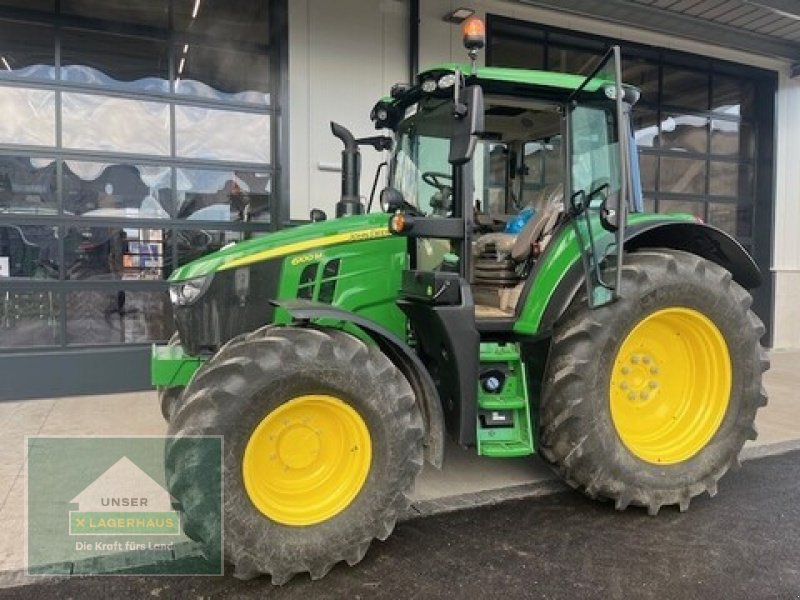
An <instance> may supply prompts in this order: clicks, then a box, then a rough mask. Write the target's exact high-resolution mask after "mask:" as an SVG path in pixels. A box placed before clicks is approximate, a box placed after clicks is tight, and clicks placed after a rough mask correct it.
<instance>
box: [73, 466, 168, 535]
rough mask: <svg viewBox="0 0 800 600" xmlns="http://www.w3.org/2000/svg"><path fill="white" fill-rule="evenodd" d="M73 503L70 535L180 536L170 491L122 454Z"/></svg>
mask: <svg viewBox="0 0 800 600" xmlns="http://www.w3.org/2000/svg"><path fill="white" fill-rule="evenodd" d="M71 502H72V503H73V504H77V505H78V510H72V511H70V512H69V533H70V535H120V534H125V535H179V534H180V532H181V531H180V519H179V518H178V513H177V512H175V511H174V510H172V506H171V503H170V497H169V493H167V491H166V490H165V489H164V488H163V487H161V486H160V485H159V484H158V483H156V482H155V481H154V480H153V479H152V478H151V477H150V476H149V475H148V474H147V473H145V472H144V471H143V470H142V469H140V468H139V467H138V466H136V465H135V464H134V463H133V461H131V460H130V459H129V458H128V457H126V456H123V457H122V458H121V459H119V460H118V461H117V462H116V463H114V464H113V465H112V466H111V467H110V468H109V469H108V470H107V471H105V472H104V473H102V474H101V475H100V476H99V477H98V478H97V479H95V480H94V481H93V482H92V483H90V484H89V485H88V486H86V488H85V489H84V490H83V491H82V492H81V493H80V494H78V495H77V496H75V497H74V498H73V499H72V500H71Z"/></svg>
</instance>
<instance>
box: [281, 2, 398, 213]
mask: <svg viewBox="0 0 800 600" xmlns="http://www.w3.org/2000/svg"><path fill="white" fill-rule="evenodd" d="M288 4H289V108H288V110H289V185H290V205H291V212H290V215H291V218H293V219H308V213H309V210H310V209H311V208H321V209H323V210H325V211H326V212H327V213H328V217H329V218H332V217H333V216H334V214H335V212H334V206H335V204H336V202H337V201H338V200H339V195H340V191H341V188H340V186H341V174H340V173H338V172H330V171H324V170H321V169H320V167H319V166H320V163H322V164H323V165H337V166H338V165H340V164H341V151H342V144H341V142H339V140H337V139H336V138H334V137H333V135H331V131H330V121H332V120H333V121H336V122H338V123H340V124H342V125H344V126H345V127H347V128H349V129H350V130H351V131H352V132H353V134H354V135H355V136H356V137H362V136H366V135H375V134H376V133H378V132H376V131H375V129H374V126H373V124H372V122H371V121H370V120H369V113H370V110H371V109H372V107H373V106H374V105H375V102H377V101H378V100H379V99H380V98H381V97H383V96H385V95H387V93H388V90H389V89H390V88H391V86H392V84H393V83H396V82H398V81H406V80H407V79H408V6H407V2H406V0H292V1H291V2H289V3H288ZM381 160H382V159H381V155H379V154H378V153H377V152H375V151H374V150H372V149H371V148H369V147H366V148H363V149H362V161H363V166H362V177H361V194H362V195H363V196H368V195H369V191H370V186H371V185H372V179H373V177H374V174H375V168H376V167H377V165H378V163H379V162H380V161H381Z"/></svg>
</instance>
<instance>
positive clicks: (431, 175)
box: [422, 171, 453, 192]
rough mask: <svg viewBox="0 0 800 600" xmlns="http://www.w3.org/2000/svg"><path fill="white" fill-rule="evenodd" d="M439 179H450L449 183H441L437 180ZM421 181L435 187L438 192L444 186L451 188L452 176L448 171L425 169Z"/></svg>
mask: <svg viewBox="0 0 800 600" xmlns="http://www.w3.org/2000/svg"><path fill="white" fill-rule="evenodd" d="M440 179H448V180H449V181H450V183H449V184H446V183H442V182H441V181H439V180H440ZM422 181H424V182H425V183H427V184H428V185H429V186H431V187H435V188H436V189H437V190H439V191H440V192H441V191H442V190H444V189H445V188H452V187H453V186H452V183H453V176H452V175H450V173H437V172H436V171H425V172H424V173H423V174H422Z"/></svg>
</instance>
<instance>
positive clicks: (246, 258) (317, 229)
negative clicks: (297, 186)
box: [169, 213, 390, 281]
mask: <svg viewBox="0 0 800 600" xmlns="http://www.w3.org/2000/svg"><path fill="white" fill-rule="evenodd" d="M387 225H388V215H387V214H385V213H374V214H370V215H358V216H352V217H343V218H340V219H333V220H330V221H320V222H317V223H309V224H308V225H301V226H299V227H292V228H289V229H284V230H281V231H277V232H275V233H268V234H266V235H263V236H260V237H257V238H254V239H251V240H246V241H243V242H238V243H236V244H234V245H233V246H229V247H227V248H223V249H222V250H218V251H217V252H213V253H211V254H208V255H206V256H204V257H202V258H199V259H197V260H194V261H192V262H190V263H189V264H186V265H183V266H182V267H180V268H178V269H176V270H175V271H174V272H173V273H172V275H171V276H170V278H169V280H170V281H184V280H187V279H194V278H196V277H203V276H205V275H208V274H210V273H214V272H216V271H222V270H226V269H235V268H236V267H241V266H245V265H250V264H253V263H257V262H260V261H262V260H267V259H269V258H276V257H281V256H287V255H289V254H294V253H297V252H304V251H307V250H314V249H316V248H323V247H325V246H332V245H334V244H343V243H346V242H357V241H363V240H368V239H373V238H382V237H387V236H389V235H390V234H389V229H388V226H387Z"/></svg>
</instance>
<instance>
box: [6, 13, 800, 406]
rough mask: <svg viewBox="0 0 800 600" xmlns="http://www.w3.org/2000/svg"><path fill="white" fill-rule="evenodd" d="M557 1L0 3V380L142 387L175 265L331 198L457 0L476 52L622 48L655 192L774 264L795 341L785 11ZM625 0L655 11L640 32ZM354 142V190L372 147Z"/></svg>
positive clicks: (446, 54) (798, 103) (798, 30)
mask: <svg viewBox="0 0 800 600" xmlns="http://www.w3.org/2000/svg"><path fill="white" fill-rule="evenodd" d="M548 4H559V3H548V2H517V1H505V0H481V1H475V2H467V3H458V2H452V1H449V0H425V1H422V2H419V1H416V0H336V1H335V2H330V1H327V2H325V1H322V0H293V1H292V2H288V1H286V0H260V1H253V0H247V1H245V0H226V1H223V0H135V1H133V0H131V1H128V2H123V1H122V0H110V1H105V2H99V1H98V0H11V1H8V0H0V106H1V107H2V109H3V110H2V112H0V114H2V115H3V118H2V119H0V378H2V380H3V381H4V382H5V385H4V386H3V390H2V391H0V397H2V398H21V397H31V396H41V395H60V394H77V393H96V392H106V391H109V392H110V391H119V390H125V389H137V388H142V387H146V385H147V380H148V353H149V345H150V344H151V343H153V342H160V341H164V340H166V339H168V338H169V336H170V334H171V332H172V323H171V317H170V312H169V306H168V299H167V294H166V283H165V280H166V278H167V277H168V276H169V274H170V273H171V271H172V270H173V269H174V268H175V267H176V266H177V265H181V264H184V263H185V262H187V261H189V260H192V259H193V258H196V257H197V256H200V255H202V254H204V253H207V252H211V251H213V250H215V249H218V248H220V247H222V246H223V245H225V244H228V243H230V242H232V241H237V240H240V239H243V238H244V237H247V236H254V235H263V234H264V233H268V232H269V231H272V230H274V229H276V228H280V227H285V226H291V225H292V224H294V223H297V222H302V221H304V220H307V219H308V214H309V211H310V210H311V209H312V208H321V209H323V210H326V211H327V212H328V214H332V213H333V207H334V204H335V202H336V201H337V199H338V195H339V173H338V164H339V154H340V151H341V147H340V143H339V142H338V141H337V140H336V139H335V138H333V136H331V135H330V134H329V122H330V121H331V120H334V121H337V122H340V123H342V124H344V125H346V126H348V127H350V128H351V129H352V130H353V131H354V132H355V133H356V134H357V135H362V134H363V135H366V134H369V133H370V130H371V123H370V122H369V119H368V116H369V111H370V109H371V107H372V105H373V104H374V102H375V100H377V99H378V98H380V97H381V96H383V95H385V94H386V92H387V90H388V89H389V88H390V87H391V85H392V84H393V83H396V82H401V81H409V79H410V78H411V72H412V71H414V70H416V69H418V68H424V67H425V65H428V64H436V63H441V62H445V61H462V60H464V58H465V54H464V51H463V49H462V46H461V40H460V32H459V28H458V26H456V25H453V24H452V23H450V22H448V21H446V20H445V19H444V16H445V15H446V14H447V13H449V12H451V11H453V10H454V9H456V8H459V7H462V6H463V7H466V8H469V9H470V10H473V11H474V12H475V13H476V14H477V15H478V16H481V17H482V18H485V19H486V21H487V24H488V31H487V34H488V35H487V38H488V39H487V48H486V50H485V52H484V53H483V55H482V56H481V61H482V62H483V63H485V64H488V65H493V66H512V67H526V68H536V69H548V70H554V71H569V72H577V73H580V72H586V73H588V72H589V71H590V70H591V69H592V67H593V65H594V63H595V61H596V60H597V58H598V57H599V56H601V55H602V54H603V52H604V51H605V49H606V48H607V47H608V45H609V44H611V43H618V44H620V45H621V46H622V50H623V57H624V65H623V68H624V79H625V80H626V81H627V82H628V83H631V84H634V85H637V86H638V87H640V88H641V90H642V99H641V101H640V102H639V104H638V105H637V107H636V112H635V129H636V141H637V146H638V148H639V155H640V162H641V174H642V184H643V190H644V197H645V204H646V207H647V208H648V209H649V210H655V211H661V212H668V211H680V212H690V213H693V214H695V215H697V216H698V217H700V218H702V219H703V220H704V221H706V222H709V223H711V224H713V225H715V226H717V227H720V228H721V229H723V230H725V231H727V232H729V233H730V234H731V235H733V236H734V237H736V238H737V239H738V240H739V241H740V242H741V243H742V244H743V245H744V246H745V247H746V248H747V249H748V250H749V251H750V252H751V253H752V254H753V255H754V257H755V258H756V260H757V262H758V264H759V266H760V267H761V269H762V271H763V272H764V274H765V276H766V277H765V285H764V286H762V288H761V289H760V290H758V291H757V293H756V298H755V308H756V310H757V312H758V313H759V314H760V316H761V317H762V319H763V320H764V321H765V322H766V323H767V324H768V325H769V342H770V343H771V345H773V346H775V347H800V309H798V308H797V305H796V303H795V302H794V301H793V298H794V295H795V294H796V293H798V292H800V236H798V235H797V233H796V232H797V231H798V230H800V200H799V199H798V197H797V195H798V192H797V190H798V189H800V169H799V168H798V165H797V160H798V159H797V157H798V156H800V148H797V147H796V146H797V145H798V144H800V141H798V139H799V138H800V136H798V135H796V133H797V132H798V131H800V83H798V82H797V81H795V80H794V79H792V73H793V64H794V61H795V59H796V60H798V61H800V20H796V21H792V19H790V18H788V17H786V16H785V13H780V12H774V11H773V12H770V11H769V9H768V8H764V7H760V8H757V7H752V6H751V7H750V8H749V9H747V10H745V12H742V10H739V7H734V6H733V4H741V5H745V4H746V3H744V2H740V1H739V0H697V1H696V2H681V3H675V2H670V1H669V0H667V1H666V2H664V1H658V2H656V1H655V0H612V1H611V2H610V3H608V4H607V5H605V6H606V9H607V10H605V12H604V9H603V8H602V7H601V5H604V3H587V2H580V1H578V0H571V1H568V2H564V3H560V4H559V6H560V8H559V9H558V10H556V9H554V7H553V6H548ZM582 4H583V5H595V8H594V9H591V8H581V9H580V10H579V8H580V6H579V5H582ZM626 4H627V5H628V8H629V9H630V10H629V11H628V12H626V13H624V14H623V13H616V12H614V8H615V7H617V6H618V5H626ZM762 4H763V3H762ZM766 4H767V5H769V2H766ZM670 5H674V6H673V10H672V11H671V12H670V9H669V6H670ZM677 5H681V6H680V8H681V10H680V11H678V10H677V8H678V7H677ZM690 5H691V6H690ZM692 6H693V7H694V11H693V12H692V11H691V10H689V9H690V8H691V7H692ZM726 6H727V9H726V8H725V7H726ZM623 8H624V7H623ZM639 9H642V10H650V11H656V12H654V13H651V14H654V15H656V16H661V17H663V22H662V23H657V24H656V25H657V26H650V27H646V26H645V27H636V26H635V24H634V23H631V22H629V21H630V19H631V18H632V17H631V15H636V14H637V13H636V11H637V10H639ZM591 10H596V11H598V12H599V13H601V14H599V15H592V14H590V12H591ZM687 10H689V13H687V12H686V11H687ZM726 10H727V12H726ZM760 11H765V12H763V13H762V12H760ZM606 13H607V14H606ZM671 13H674V14H671ZM678 15H679V16H678ZM645 16H647V15H646V14H645ZM731 16H733V17H735V18H728V17H731ZM726 18H728V20H727V21H725V22H724V24H723V25H724V26H719V24H718V23H717V21H718V20H720V19H723V20H724V19H726ZM692 19H694V20H695V21H696V22H697V23H696V24H697V25H702V22H701V20H702V19H706V20H707V21H708V22H709V23H711V25H709V26H708V27H710V29H708V31H711V32H712V33H713V32H717V33H719V32H722V33H724V32H725V31H728V30H730V31H731V32H735V30H736V27H739V28H740V29H742V31H743V32H744V33H742V34H741V35H740V36H738V37H737V36H735V35H732V36H730V37H729V38H724V37H720V36H717V37H716V38H714V36H709V35H706V36H702V35H698V34H697V32H696V31H695V32H694V33H693V30H692V29H691V27H690V25H691V24H692ZM748 19H749V20H748ZM715 27H716V29H714V28H715ZM770 27H772V29H771V30H770V31H769V33H764V32H765V31H767V30H769V28H770ZM759 28H760V30H759ZM712 42H713V43H712ZM745 42H746V43H745ZM760 42H762V43H763V44H762V46H759V45H758V44H759V43H760ZM793 53H794V54H793ZM792 132H795V134H794V135H793V134H792ZM363 158H364V160H363V162H364V166H363V182H362V190H369V189H370V187H371V185H372V178H373V176H374V172H375V169H376V168H377V166H378V164H379V163H380V162H381V160H383V159H384V157H383V156H380V155H378V154H377V153H369V152H365V153H364V157H363ZM245 207H246V208H245ZM245 210H247V211H248V212H249V213H250V217H251V218H250V220H249V221H248V222H245V220H244V219H243V217H244V211H245Z"/></svg>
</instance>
